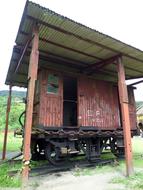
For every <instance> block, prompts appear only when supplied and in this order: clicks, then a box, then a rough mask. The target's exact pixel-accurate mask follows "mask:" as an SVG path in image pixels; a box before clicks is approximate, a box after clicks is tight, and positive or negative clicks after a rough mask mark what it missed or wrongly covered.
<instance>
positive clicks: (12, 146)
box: [0, 132, 22, 152]
mask: <svg viewBox="0 0 143 190" xmlns="http://www.w3.org/2000/svg"><path fill="white" fill-rule="evenodd" d="M3 139H4V133H1V134H0V151H2V149H3ZM21 145H22V138H20V137H14V135H13V132H9V133H8V138H7V151H11V152H13V151H19V150H20V148H21Z"/></svg>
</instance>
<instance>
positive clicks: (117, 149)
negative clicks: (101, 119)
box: [110, 139, 125, 158]
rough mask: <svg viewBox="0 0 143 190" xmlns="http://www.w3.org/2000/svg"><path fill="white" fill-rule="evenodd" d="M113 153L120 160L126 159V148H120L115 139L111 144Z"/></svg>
mask: <svg viewBox="0 0 143 190" xmlns="http://www.w3.org/2000/svg"><path fill="white" fill-rule="evenodd" d="M110 147H111V152H112V153H113V154H114V155H115V156H116V157H118V158H124V157H125V152H124V147H118V146H117V142H116V140H115V139H113V140H111V142H110Z"/></svg>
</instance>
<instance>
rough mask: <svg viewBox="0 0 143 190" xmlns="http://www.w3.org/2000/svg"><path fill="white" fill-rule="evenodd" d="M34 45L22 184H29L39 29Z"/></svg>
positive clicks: (27, 107) (29, 75) (29, 73)
mask: <svg viewBox="0 0 143 190" xmlns="http://www.w3.org/2000/svg"><path fill="white" fill-rule="evenodd" d="M33 34H34V38H33V43H32V50H31V55H30V63H29V71H28V91H27V105H26V117H25V133H24V150H23V170H22V182H23V183H22V184H23V185H24V184H27V181H28V176H29V169H30V168H29V164H30V144H31V130H32V117H33V102H34V91H35V81H36V79H37V71H38V60H39V51H38V44H39V36H38V27H37V26H35V27H34V29H33Z"/></svg>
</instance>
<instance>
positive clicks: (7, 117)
mask: <svg viewBox="0 0 143 190" xmlns="http://www.w3.org/2000/svg"><path fill="white" fill-rule="evenodd" d="M11 91H12V86H11V85H10V86H9V95H8V99H7V109H6V122H5V131H4V142H3V152H2V160H5V158H6V145H7V133H8V123H9V113H10V107H11Z"/></svg>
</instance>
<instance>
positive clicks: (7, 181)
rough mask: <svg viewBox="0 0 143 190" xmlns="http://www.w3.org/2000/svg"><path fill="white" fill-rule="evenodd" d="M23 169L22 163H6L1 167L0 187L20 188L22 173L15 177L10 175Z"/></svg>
mask: <svg viewBox="0 0 143 190" xmlns="http://www.w3.org/2000/svg"><path fill="white" fill-rule="evenodd" d="M20 169H21V161H20V162H18V163H15V162H11V163H8V164H7V163H4V164H2V165H0V187H11V188H12V187H20V185H21V180H20V172H18V173H16V174H15V175H14V176H11V175H10V174H9V172H10V171H15V170H19V171H20Z"/></svg>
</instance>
